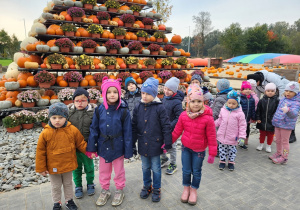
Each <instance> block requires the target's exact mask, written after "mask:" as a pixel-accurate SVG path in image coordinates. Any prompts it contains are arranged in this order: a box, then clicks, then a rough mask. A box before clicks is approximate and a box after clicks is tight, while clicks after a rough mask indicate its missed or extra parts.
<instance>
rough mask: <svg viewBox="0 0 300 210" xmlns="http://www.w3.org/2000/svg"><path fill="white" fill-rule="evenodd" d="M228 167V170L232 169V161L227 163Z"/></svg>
mask: <svg viewBox="0 0 300 210" xmlns="http://www.w3.org/2000/svg"><path fill="white" fill-rule="evenodd" d="M228 169H229V171H234V163H233V162H229V163H228Z"/></svg>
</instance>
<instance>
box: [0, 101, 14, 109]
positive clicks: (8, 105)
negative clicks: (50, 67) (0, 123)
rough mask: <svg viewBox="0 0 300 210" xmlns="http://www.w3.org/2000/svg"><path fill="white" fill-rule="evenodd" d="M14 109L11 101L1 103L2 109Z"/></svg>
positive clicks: (0, 107)
mask: <svg viewBox="0 0 300 210" xmlns="http://www.w3.org/2000/svg"><path fill="white" fill-rule="evenodd" d="M11 107H12V103H11V102H10V101H0V109H8V108H11Z"/></svg>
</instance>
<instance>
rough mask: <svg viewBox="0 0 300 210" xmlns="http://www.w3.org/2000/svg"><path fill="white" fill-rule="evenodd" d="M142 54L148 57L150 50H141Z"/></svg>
mask: <svg viewBox="0 0 300 210" xmlns="http://www.w3.org/2000/svg"><path fill="white" fill-rule="evenodd" d="M142 54H144V55H150V50H142Z"/></svg>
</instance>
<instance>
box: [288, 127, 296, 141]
mask: <svg viewBox="0 0 300 210" xmlns="http://www.w3.org/2000/svg"><path fill="white" fill-rule="evenodd" d="M295 141H297V139H296V135H295V130H292V132H291V135H290V139H289V143H290V144H291V143H294V142H295Z"/></svg>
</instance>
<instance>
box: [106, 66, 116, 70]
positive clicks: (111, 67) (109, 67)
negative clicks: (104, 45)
mask: <svg viewBox="0 0 300 210" xmlns="http://www.w3.org/2000/svg"><path fill="white" fill-rule="evenodd" d="M106 68H107V69H110V70H113V69H115V65H108V66H106Z"/></svg>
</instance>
